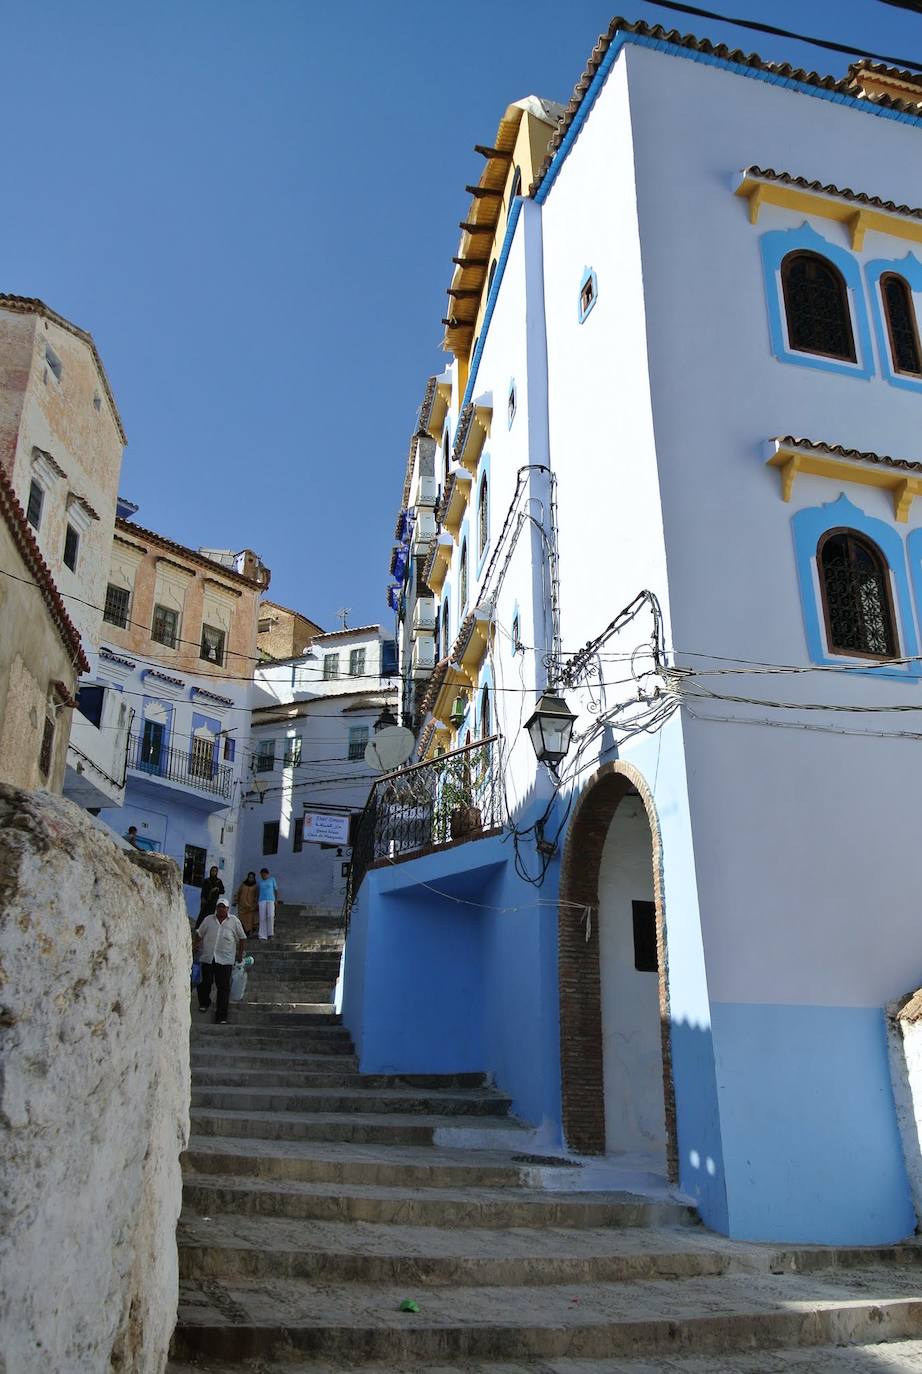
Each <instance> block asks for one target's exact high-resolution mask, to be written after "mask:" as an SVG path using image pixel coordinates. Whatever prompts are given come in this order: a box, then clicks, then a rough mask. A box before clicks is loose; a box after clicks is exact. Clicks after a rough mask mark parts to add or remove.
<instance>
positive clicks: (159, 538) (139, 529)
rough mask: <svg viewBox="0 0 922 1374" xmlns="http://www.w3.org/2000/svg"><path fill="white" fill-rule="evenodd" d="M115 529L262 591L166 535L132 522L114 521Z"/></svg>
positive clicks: (219, 564)
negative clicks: (179, 554) (170, 550)
mask: <svg viewBox="0 0 922 1374" xmlns="http://www.w3.org/2000/svg"><path fill="white" fill-rule="evenodd" d="M115 528H116V531H122V532H123V533H125V534H134V535H135V536H136V538H138V539H142V540H143V539H148V540H150V541H151V543H154V544H156V545H158V547H160V548H162V549H172V551H173V552H174V553H181V554H182V556H183V558H188V559H190V560H191V561H192V562H193V563H198V564H199V566H200V567H203V568H207V569H208V570H209V572H217V573H220V574H221V576H222V577H229V578H231V580H232V581H235V582H242V583H243V584H244V585H245V586H247V587H255V588H256V590H257V591H260V590H262V587H263V584H262V583H261V582H256V581H255V580H254V579H253V578H252V577H244V575H243V573H239V572H235V571H234V569H233V568H225V566H224V564H223V563H216V562H215V561H214V559H213V558H205V557H203V555H202V554H200V553H198V552H197V551H196V550H195V549H187V548H186V546H185V544H177V543H176V542H175V541H174V540H172V539H167V537H166V535H163V534H157V532H156V531H155V530H146V529H145V528H144V526H143V525H139V524H137V523H136V522H135V521H134V520H120V519H116V521H115Z"/></svg>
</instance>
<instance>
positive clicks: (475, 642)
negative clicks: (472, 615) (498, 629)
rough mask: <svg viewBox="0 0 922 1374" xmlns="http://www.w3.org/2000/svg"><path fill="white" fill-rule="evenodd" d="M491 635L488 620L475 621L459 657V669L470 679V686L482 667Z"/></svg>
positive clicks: (491, 630) (490, 626) (491, 629)
mask: <svg viewBox="0 0 922 1374" xmlns="http://www.w3.org/2000/svg"><path fill="white" fill-rule="evenodd" d="M492 633H493V626H492V624H491V622H490V621H489V620H479V619H475V621H474V628H473V630H472V631H471V637H470V639H469V640H468V642H467V646H466V648H465V650H464V653H463V654H462V656H461V667H462V668H463V669H464V671H465V672H466V673H467V674H468V676H469V677H470V679H471V683H472V684H473V683H475V682H476V681H477V676H478V674H479V672H480V669H481V668H482V667H483V661H484V659H485V658H486V656H487V651H488V649H489V647H490V639H491V637H492Z"/></svg>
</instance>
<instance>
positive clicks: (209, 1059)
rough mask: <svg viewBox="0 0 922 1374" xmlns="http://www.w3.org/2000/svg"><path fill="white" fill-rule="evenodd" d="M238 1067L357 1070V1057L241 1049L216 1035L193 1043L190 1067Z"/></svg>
mask: <svg viewBox="0 0 922 1374" xmlns="http://www.w3.org/2000/svg"><path fill="white" fill-rule="evenodd" d="M223 1067H227V1068H240V1069H259V1068H265V1069H272V1070H275V1069H278V1070H279V1071H286V1072H287V1071H291V1072H292V1073H297V1072H300V1071H302V1070H303V1071H304V1072H305V1073H311V1072H313V1071H315V1070H316V1071H318V1072H323V1071H324V1070H325V1069H330V1070H331V1071H335V1072H337V1073H339V1072H340V1071H342V1072H349V1071H350V1069H355V1070H357V1069H358V1059H357V1057H356V1056H355V1055H354V1054H352V1055H348V1056H344V1055H342V1054H298V1053H297V1051H295V1050H292V1051H279V1050H274V1049H269V1048H268V1047H267V1048H265V1049H251V1050H246V1049H240V1048H239V1047H238V1045H237V1043H236V1040H235V1041H234V1043H233V1044H232V1045H230V1046H228V1045H227V1044H226V1043H225V1041H223V1040H222V1041H220V1042H219V1041H218V1038H217V1036H216V1037H215V1038H214V1039H213V1040H208V1041H207V1042H202V1041H197V1042H193V1045H192V1070H193V1072H195V1070H196V1069H197V1068H201V1069H216V1068H223Z"/></svg>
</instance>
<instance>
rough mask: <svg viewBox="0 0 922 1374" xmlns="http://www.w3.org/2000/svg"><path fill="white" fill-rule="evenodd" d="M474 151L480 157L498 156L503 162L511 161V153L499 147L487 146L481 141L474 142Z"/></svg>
mask: <svg viewBox="0 0 922 1374" xmlns="http://www.w3.org/2000/svg"><path fill="white" fill-rule="evenodd" d="M474 152H475V153H479V154H480V156H481V157H500V158H502V159H503V161H504V162H511V161H512V154H511V153H504V152H503V151H502V149H501V148H487V147H486V146H485V145H484V144H483V143H475V144H474Z"/></svg>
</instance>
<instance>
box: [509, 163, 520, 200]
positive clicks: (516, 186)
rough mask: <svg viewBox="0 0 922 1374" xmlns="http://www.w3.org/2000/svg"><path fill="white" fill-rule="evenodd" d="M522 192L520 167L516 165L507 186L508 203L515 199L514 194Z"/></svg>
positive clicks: (518, 194) (517, 194)
mask: <svg viewBox="0 0 922 1374" xmlns="http://www.w3.org/2000/svg"><path fill="white" fill-rule="evenodd" d="M521 194H522V169H521V167H516V169H515V171H514V172H513V174H512V185H511V186H510V187H509V204H510V205H511V204H512V202H513V201H514V200H515V198H516V196H520V195H521Z"/></svg>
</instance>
